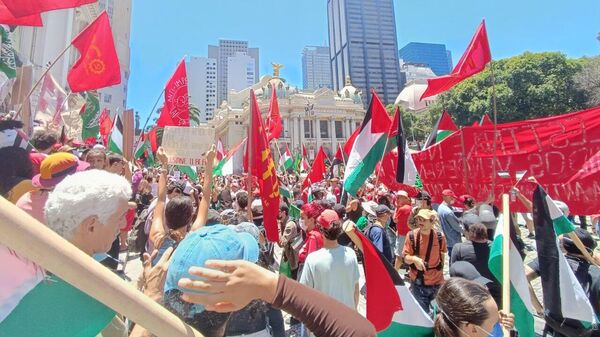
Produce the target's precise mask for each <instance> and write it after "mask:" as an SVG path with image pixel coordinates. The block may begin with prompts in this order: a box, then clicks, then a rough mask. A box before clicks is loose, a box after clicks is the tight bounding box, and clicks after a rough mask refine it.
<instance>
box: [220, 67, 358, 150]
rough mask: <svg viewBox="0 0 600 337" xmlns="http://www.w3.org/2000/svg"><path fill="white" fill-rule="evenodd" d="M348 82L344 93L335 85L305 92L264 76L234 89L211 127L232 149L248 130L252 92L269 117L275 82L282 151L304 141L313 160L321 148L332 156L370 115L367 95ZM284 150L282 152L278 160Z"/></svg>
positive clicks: (263, 111)
mask: <svg viewBox="0 0 600 337" xmlns="http://www.w3.org/2000/svg"><path fill="white" fill-rule="evenodd" d="M346 83H347V84H348V85H347V86H345V87H344V88H342V90H340V91H339V92H335V91H333V90H331V89H329V88H320V89H317V90H314V91H301V90H299V89H298V88H294V87H292V86H290V85H288V84H287V83H286V80H285V79H283V78H280V77H278V76H270V75H267V76H263V77H262V78H261V79H260V81H259V82H258V83H256V84H254V85H252V86H251V87H248V88H245V89H244V90H241V91H232V92H231V93H230V95H229V97H230V100H229V101H227V102H223V104H222V105H221V106H220V107H219V110H218V111H217V112H216V113H215V118H214V119H213V120H212V121H209V123H208V124H209V125H210V126H212V127H213V128H214V129H215V137H216V138H217V139H221V140H222V141H223V144H224V146H225V147H226V148H228V149H230V148H232V147H233V146H235V145H237V144H238V143H239V142H241V141H242V139H244V138H245V137H246V136H247V134H248V124H249V115H250V110H249V109H250V105H249V103H250V90H251V89H252V90H254V92H255V94H256V97H257V100H258V104H259V106H260V109H261V112H262V115H263V119H264V118H266V116H267V114H268V111H269V104H270V100H271V94H272V89H273V86H275V88H276V92H277V98H278V103H279V110H280V113H281V118H282V124H283V131H282V134H281V138H280V139H279V141H278V142H277V144H278V145H279V149H280V150H282V149H283V150H284V149H285V147H286V145H287V146H288V147H289V149H290V150H291V151H292V152H293V153H294V154H296V153H298V151H301V149H302V145H304V146H305V147H306V149H307V151H308V156H309V158H310V159H313V158H314V157H315V156H316V154H317V151H318V149H319V147H320V146H321V145H322V146H323V149H324V150H325V152H326V153H327V154H329V155H330V156H331V155H333V154H335V152H336V151H337V148H338V146H343V145H344V144H345V142H346V140H347V139H348V137H350V135H351V134H352V132H354V130H355V129H356V128H357V127H358V126H360V124H361V123H362V120H363V118H364V116H365V109H364V107H363V102H362V99H361V93H360V92H359V90H358V89H357V88H355V87H354V86H353V85H352V82H351V81H350V79H347V81H346ZM278 156H279V154H276V155H275V157H276V158H277V157H278Z"/></svg>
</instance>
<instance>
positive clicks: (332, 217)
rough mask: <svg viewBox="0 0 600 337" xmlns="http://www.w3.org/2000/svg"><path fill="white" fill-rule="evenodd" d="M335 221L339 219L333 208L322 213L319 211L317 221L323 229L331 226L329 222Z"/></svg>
mask: <svg viewBox="0 0 600 337" xmlns="http://www.w3.org/2000/svg"><path fill="white" fill-rule="evenodd" d="M336 221H340V217H339V216H338V214H337V213H336V212H335V211H334V210H331V209H326V210H324V211H323V213H321V215H319V217H318V218H317V222H318V223H319V225H321V228H323V229H328V228H329V227H331V224H332V223H334V222H336Z"/></svg>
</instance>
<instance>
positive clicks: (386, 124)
mask: <svg viewBox="0 0 600 337" xmlns="http://www.w3.org/2000/svg"><path fill="white" fill-rule="evenodd" d="M391 123H392V122H391V121H390V117H389V115H388V113H387V111H386V109H385V106H383V103H381V101H380V100H379V97H378V96H377V94H376V93H375V91H374V90H373V95H372V98H371V104H370V105H369V110H367V114H366V115H365V118H364V120H363V122H362V125H361V127H360V131H359V133H358V135H357V136H356V140H355V141H354V145H353V146H352V151H351V152H350V156H349V157H348V162H347V163H346V171H345V172H344V190H346V191H347V192H348V193H350V194H351V195H353V196H354V195H356V192H357V191H358V189H359V188H360V187H361V186H362V185H363V184H364V183H365V181H366V180H367V178H368V177H369V176H370V175H371V174H372V173H373V171H374V170H375V165H377V163H378V162H379V161H380V160H381V158H382V157H383V153H384V150H385V144H386V142H387V133H388V132H389V130H390V124H391Z"/></svg>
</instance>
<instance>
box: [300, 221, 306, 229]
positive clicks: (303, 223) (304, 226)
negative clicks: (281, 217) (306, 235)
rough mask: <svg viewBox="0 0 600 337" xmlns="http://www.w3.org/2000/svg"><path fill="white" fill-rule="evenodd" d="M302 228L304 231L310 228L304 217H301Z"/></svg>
mask: <svg viewBox="0 0 600 337" xmlns="http://www.w3.org/2000/svg"><path fill="white" fill-rule="evenodd" d="M300 228H302V230H303V231H306V230H307V229H308V225H307V224H306V222H304V220H302V219H300Z"/></svg>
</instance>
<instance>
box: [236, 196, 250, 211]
mask: <svg viewBox="0 0 600 337" xmlns="http://www.w3.org/2000/svg"><path fill="white" fill-rule="evenodd" d="M235 199H236V201H237V204H238V206H239V207H240V209H245V208H246V207H248V193H245V192H238V194H236V196H235Z"/></svg>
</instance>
